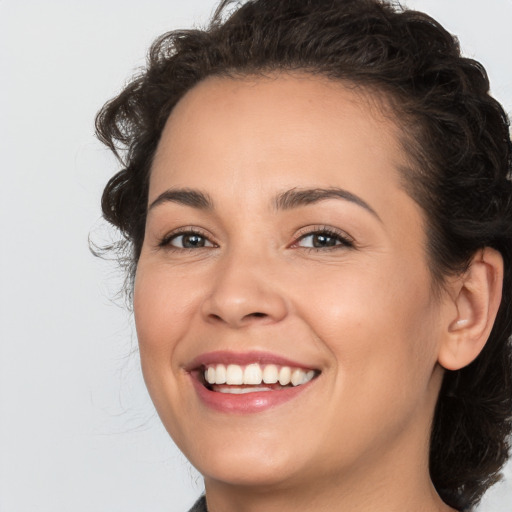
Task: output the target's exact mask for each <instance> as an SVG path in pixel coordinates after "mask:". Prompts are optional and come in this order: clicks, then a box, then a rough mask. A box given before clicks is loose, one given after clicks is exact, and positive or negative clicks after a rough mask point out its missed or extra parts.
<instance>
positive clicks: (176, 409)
mask: <svg viewBox="0 0 512 512" xmlns="http://www.w3.org/2000/svg"><path fill="white" fill-rule="evenodd" d="M230 8H231V4H230V2H229V1H227V0H225V1H223V2H222V3H221V5H220V6H219V8H218V10H217V12H216V14H215V15H214V18H213V20H212V22H211V25H210V26H209V27H208V28H207V29H206V30H204V31H201V30H194V31H179V32H173V33H169V34H165V35H164V36H162V37H161V38H160V39H159V40H157V41H156V42H155V44H154V45H153V47H152V50H151V53H150V57H149V63H148V67H147V70H146V71H145V72H144V73H143V74H142V75H140V76H139V77H137V78H136V79H134V80H133V81H132V82H131V83H130V84H129V85H128V86H127V87H126V88H125V90H124V91H123V92H122V93H121V94H120V95H119V96H118V97H117V98H114V99H113V100H112V101H110V102H109V103H108V104H107V105H105V107H104V108H103V109H102V111H101V112H100V114H99V115H98V118H97V128H98V134H99V137H100V139H101V140H102V141H103V142H105V143H106V144H107V145H108V146H109V147H110V148H111V149H112V150H113V151H114V152H115V153H116V154H117V155H118V156H119V158H120V159H121V161H122V163H123V167H124V168H123V170H122V171H120V172H119V173H118V174H116V175H115V176H114V177H113V178H112V179H111V180H110V182H109V183H108V185H107V187H106V189H105V191H104V195H103V200H102V207H103V212H104V215H105V218H106V219H107V220H108V221H109V222H111V223H112V224H113V225H115V226H116V227H117V228H119V229H120V231H121V232H122V233H123V235H124V237H125V239H126V246H125V248H127V249H128V250H129V251H130V252H129V262H130V276H131V277H132V279H133V280H132V286H133V288H132V290H133V306H134V312H135V320H136V326H137V333H138V338H139V346H140V355H141V362H142V368H143V373H144V377H145V381H146V384H147V386H148V390H149V392H150V395H151V397H152V399H153V402H154V404H155V406H156V409H157V411H158V413H159V415H160V418H161V419H162V422H163V423H164V425H165V427H166V428H167V430H168V431H169V433H170V435H171V436H172V438H173V439H174V441H175V442H176V443H177V445H178V446H179V447H180V449H181V450H182V451H183V452H184V454H185V455H186V456H187V457H188V458H189V460H190V461H191V462H192V464H193V465H194V466H195V467H196V468H197V469H198V470H199V471H200V472H201V473H202V475H203V476H204V480H205V488H206V498H202V499H201V500H200V501H199V502H198V503H197V504H196V506H195V508H194V509H193V510H206V509H208V511H209V512H230V511H235V510H236V511H260V510H265V511H274V510H275V511H277V510H279V511H287V510H296V509H297V508H300V509H301V510H306V511H309V510H315V511H319V510H321V511H331V510H332V511H334V510H336V511H338V510H350V511H356V510H357V511H375V510H379V511H380V512H386V511H398V510H400V511H403V510H414V511H447V510H469V509H470V508H471V507H473V506H474V505H475V504H477V503H478V501H479V500H480V498H481V496H482V494H483V493H484V492H485V490H486V489H487V488H488V487H489V486H490V485H492V484H493V483H494V482H495V481H496V480H497V478H498V472H499V469H500V468H501V466H502V465H503V464H504V462H505V461H506V459H507V457H508V444H507V436H508V435H509V434H510V431H511V409H512V392H511V367H512V366H511V348H510V345H509V341H508V340H509V336H510V334H511V332H510V331H511V326H512V317H511V295H510V294H511V276H512V274H511V255H512V253H511V249H512V238H511V236H512V216H511V208H512V201H511V199H512V194H511V191H512V187H511V182H510V171H511V152H510V148H511V142H510V135H509V130H508V121H507V118H506V115H505V114H504V112H503V109H502V108H501V106H500V105H499V104H498V103H497V102H496V101H495V100H494V99H492V98H491V97H490V96H489V94H488V90H489V85H488V81H487V77H486V74H485V71H484V70H483V68H482V67H481V65H480V64H478V63H477V62H475V61H472V60H468V59H465V58H462V57H461V56H460V52H459V48H458V44H457V41H456V39H455V38H453V37H452V36H450V35H449V34H448V33H447V32H446V31H445V30H444V29H443V28H442V27H441V26H440V25H439V24H438V23H437V22H435V21H434V20H432V19H431V18H429V17H428V16H426V15H425V14H422V13H418V12H413V11H407V10H405V11H402V10H401V9H399V8H397V7H394V6H392V5H390V4H388V3H386V2H383V1H380V0H322V1H314V2H313V1H310V0H299V1H297V0H293V1H292V0H255V1H249V2H246V3H244V4H243V5H242V6H241V7H238V8H236V9H234V10H233V12H229V10H230ZM119 147H121V148H123V150H124V151H123V152H121V150H120V149H119Z"/></svg>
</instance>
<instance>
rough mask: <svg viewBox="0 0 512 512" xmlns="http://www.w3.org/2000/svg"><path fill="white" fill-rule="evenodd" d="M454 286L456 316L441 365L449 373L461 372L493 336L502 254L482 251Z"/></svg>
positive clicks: (443, 347) (449, 328)
mask: <svg viewBox="0 0 512 512" xmlns="http://www.w3.org/2000/svg"><path fill="white" fill-rule="evenodd" d="M452 284H453V286H452ZM452 284H450V288H451V293H452V300H453V301H454V304H455V308H453V309H452V308H451V311H452V312H453V311H454V312H455V313H452V314H451V318H449V321H448V325H447V329H446V331H445V336H443V339H442V342H441V347H440V350H439V355H438V362H439V364H440V365H441V366H443V367H444V368H446V369H447V370H459V369H460V368H463V367H464V366H467V365H468V364H470V363H471V362H472V361H473V360H474V359H475V358H476V357H477V356H478V354H480V352H481V350H482V349H483V348H484V346H485V343H486V342H487V339H488V338H489V335H490V333H491V329H492V326H493V324H494V320H495V318H496V314H497V313H498V308H499V306H500V302H501V290H502V285H503V258H502V257H501V254H500V253H499V252H498V251H496V250H495V249H491V248H490V247H486V248H485V249H483V250H481V251H479V252H478V253H476V254H475V256H474V257H473V259H472V261H471V264H470V266H469V268H468V269H467V271H466V272H464V274H463V275H462V276H459V277H458V278H456V279H455V281H454V282H453V283H452Z"/></svg>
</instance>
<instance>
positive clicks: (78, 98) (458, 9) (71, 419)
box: [0, 0, 512, 512]
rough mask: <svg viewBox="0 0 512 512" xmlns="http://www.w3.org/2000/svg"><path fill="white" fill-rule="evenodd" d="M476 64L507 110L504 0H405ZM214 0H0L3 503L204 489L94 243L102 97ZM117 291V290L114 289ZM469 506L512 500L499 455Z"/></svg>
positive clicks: (167, 499)
mask: <svg viewBox="0 0 512 512" xmlns="http://www.w3.org/2000/svg"><path fill="white" fill-rule="evenodd" d="M404 3H405V4H407V5H409V6H411V7H415V8H418V9H420V10H424V11H426V12H428V13H429V14H431V15H433V16H434V17H436V18H438V19H439V20H440V21H441V22H442V23H444V24H445V26H446V27H447V28H448V29H449V30H450V31H451V32H453V33H455V34H458V35H459V36H460V39H461V43H462V48H463V50H464V52H465V53H466V54H467V55H469V56H472V57H475V58H477V59H478V60H481V61H482V62H483V63H484V65H485V66H486V67H487V69H488V72H489V74H490V77H491V83H492V85H493V89H492V90H493V93H494V95H495V96H496V97H497V98H498V99H499V100H500V101H501V102H502V103H503V104H504V105H505V107H506V109H507V110H508V112H511V111H512V57H511V54H510V51H511V49H512V29H511V27H512V0H486V1H485V2H483V1H481V0H407V1H406V2H404ZM213 8H214V2H213V0H187V1H186V2H185V1H184V0H179V1H178V0H147V1H145V2H142V1H140V0H137V1H136V0H89V1H88V2H78V1H77V0H75V1H73V0H67V1H66V0H60V1H59V0H46V1H44V2H41V1H40V0H0V149H1V152H0V166H1V186H0V208H1V210H0V213H1V215H0V240H1V251H0V512H35V511H37V512H116V511H120V512H121V511H122V512H140V511H144V512H163V511H166V512H181V511H185V510H188V507H189V506H190V505H191V504H192V502H193V501H194V500H195V498H196V497H197V496H198V495H199V494H200V492H201V489H202V484H201V479H200V477H199V475H198V474H197V473H196V472H195V471H194V470H193V469H191V468H190V466H189V465H188V463H187V462H186V460H185V459H184V457H183V456H182V455H181V454H180V453H179V452H178V450H177V449H176V448H175V447H174V445H173V444H172V442H171V441H170V439H169V438H168V436H167V434H166V432H165V431H164V429H163V427H162V426H161V425H160V423H159V421H158V418H157V417H156V414H155V412H154V409H153V406H152V404H151V402H150V400H149V398H148V396H147V393H146V391H145V388H144V385H143V382H142V378H141V376H140V370H139V364H138V359H137V357H138V356H137V353H136V339H135V335H134V331H133V326H132V320H131V317H130V314H129V313H128V312H127V311H126V310H124V309H123V308H122V307H120V306H119V305H118V304H116V301H115V300H113V299H114V295H115V291H116V290H117V289H118V288H119V286H120V283H121V281H122V277H121V276H120V274H119V272H117V271H116V268H115V265H114V264H112V263H109V262H105V261H101V260H99V259H97V258H94V257H92V256H91V254H90V253H89V251H88V245H87V244H88V242H87V239H88V235H89V233H91V234H92V236H93V237H94V238H95V239H97V240H100V241H101V240H105V239H108V236H109V231H108V229H106V228H105V227H104V226H103V224H102V223H101V221H100V207H99V200H100V194H101V191H102V187H103V186H104V184H105V182H106V180H107V179H108V178H109V176H111V175H112V174H113V172H114V171H115V170H116V169H117V164H116V162H115V161H114V160H113V158H112V157H111V156H110V155H109V154H108V152H107V151H106V150H105V149H104V148H103V147H102V146H101V145H100V144H99V143H98V142H97V141H96V140H95V139H94V136H93V131H94V129H93V119H94V115H95V113H96V111H97V110H98V109H99V108H100V107H101V105H102V104H103V103H104V102H105V101H106V100H107V99H108V98H110V97H112V96H113V95H114V94H116V93H117V92H118V91H119V90H120V88H121V87H122V85H123V83H124V82H125V81H126V79H127V78H128V77H129V76H130V75H131V73H132V72H133V71H134V70H135V69H136V68H137V67H139V66H142V65H143V64H144V58H145V54H146V50H147V48H148V47H149V45H150V43H151V42H152V40H153V39H154V38H155V37H156V36H158V35H159V34H161V33H163V32H165V31H167V30H170V29H173V28H189V27H191V26H192V25H201V24H204V23H205V22H206V21H207V19H208V17H209V15H210V14H211V12H212V10H213ZM121 302H122V301H118V303H121ZM505 475H506V480H505V481H504V482H503V483H501V484H499V485H497V486H496V487H495V488H494V490H493V491H492V492H491V493H489V495H488V496H487V497H486V499H485V500H484V502H483V503H482V506H481V507H480V510H481V511H482V512H508V511H510V510H512V466H511V465H509V466H507V468H506V470H505Z"/></svg>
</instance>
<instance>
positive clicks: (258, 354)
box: [185, 350, 316, 372]
mask: <svg viewBox="0 0 512 512" xmlns="http://www.w3.org/2000/svg"><path fill="white" fill-rule="evenodd" d="M251 363H259V364H275V365H278V366H290V367H292V368H302V369H306V370H316V368H314V367H312V366H310V365H309V364H304V363H301V362H300V361H294V360H292V359H289V358H287V357H283V356H280V355H277V354H272V353H271V352H262V351H256V350H255V351H249V352H232V351H228V350H217V351H214V352H207V353H205V354H201V355H199V356H197V357H195V358H194V359H193V360H192V361H190V363H188V364H187V365H186V366H185V370H186V371H189V372H190V371H193V370H197V369H199V368H202V367H205V366H208V365H214V364H238V365H240V366H244V365H248V364H251Z"/></svg>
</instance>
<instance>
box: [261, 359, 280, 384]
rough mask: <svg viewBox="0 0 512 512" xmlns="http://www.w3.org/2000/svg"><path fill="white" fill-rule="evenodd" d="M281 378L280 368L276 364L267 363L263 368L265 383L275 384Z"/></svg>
mask: <svg viewBox="0 0 512 512" xmlns="http://www.w3.org/2000/svg"><path fill="white" fill-rule="evenodd" d="M278 378H279V370H278V369H277V366H276V365H275V364H267V366H265V369H264V370H263V382H264V383H265V384H275V383H276V382H277V379H278Z"/></svg>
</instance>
